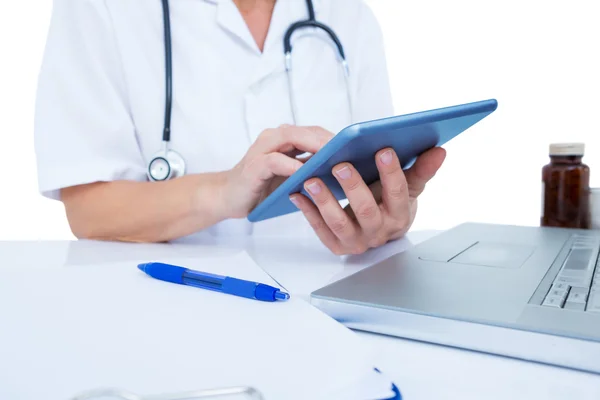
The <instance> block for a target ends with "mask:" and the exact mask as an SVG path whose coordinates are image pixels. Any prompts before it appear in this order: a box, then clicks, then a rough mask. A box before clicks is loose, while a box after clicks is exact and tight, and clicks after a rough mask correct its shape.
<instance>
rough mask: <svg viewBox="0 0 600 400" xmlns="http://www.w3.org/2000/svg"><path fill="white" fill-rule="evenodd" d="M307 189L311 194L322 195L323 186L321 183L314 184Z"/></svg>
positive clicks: (307, 186) (310, 184)
mask: <svg viewBox="0 0 600 400" xmlns="http://www.w3.org/2000/svg"><path fill="white" fill-rule="evenodd" d="M306 188H307V189H308V191H309V192H310V194H319V193H321V185H320V184H319V182H312V183H309V184H308V185H306Z"/></svg>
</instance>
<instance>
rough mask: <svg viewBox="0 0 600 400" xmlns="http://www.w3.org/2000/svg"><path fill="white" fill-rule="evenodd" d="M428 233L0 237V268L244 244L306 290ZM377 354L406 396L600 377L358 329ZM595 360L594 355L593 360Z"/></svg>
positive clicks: (587, 383)
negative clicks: (392, 236)
mask: <svg viewBox="0 0 600 400" xmlns="http://www.w3.org/2000/svg"><path fill="white" fill-rule="evenodd" d="M434 234H435V232H415V233H411V234H410V235H409V236H408V240H403V241H398V242H395V243H392V244H389V245H387V246H385V247H384V248H382V249H378V250H376V251H372V252H369V253H366V254H364V255H361V256H352V257H348V258H339V257H336V256H333V255H332V254H330V253H329V252H328V251H327V250H326V249H325V248H323V247H322V246H321V245H320V244H319V243H318V242H317V241H316V240H315V239H314V238H312V237H307V238H294V239H293V240H286V239H282V238H260V239H257V238H254V239H251V240H248V241H244V242H230V243H223V242H216V241H212V242H210V243H208V242H203V241H199V242H189V241H182V242H178V243H171V244H124V243H104V242H91V241H74V242H69V241H45V242H1V241H0V254H2V255H3V265H0V268H14V267H30V266H32V265H35V266H37V267H38V268H46V267H48V268H52V267H61V266H65V265H87V264H94V263H98V262H111V261H127V260H132V261H138V260H142V259H153V258H158V257H163V258H167V257H178V258H179V257H197V256H198V255H199V254H219V253H224V254H226V253H230V252H232V251H239V250H241V249H244V250H247V251H248V252H249V254H250V255H251V256H252V257H253V258H254V259H255V261H256V262H257V263H258V264H259V265H260V266H261V267H262V268H264V269H265V270H266V271H267V273H269V274H270V275H271V276H272V277H273V278H274V279H275V280H276V281H278V282H279V283H280V284H282V286H284V287H285V288H286V289H288V290H290V291H291V292H292V293H294V294H295V295H300V296H303V297H306V298H308V295H309V293H310V292H311V291H312V290H315V289H317V288H319V287H322V286H324V285H326V284H328V283H331V282H334V281H336V280H338V279H341V278H343V277H345V276H348V275H350V274H352V273H354V272H357V271H359V270H360V269H362V268H365V267H367V266H369V265H372V264H373V263H375V262H377V261H378V260H380V259H383V258H386V257H388V256H389V255H391V254H394V253H396V252H399V251H402V250H404V249H405V248H407V247H409V246H410V245H411V244H414V243H417V242H419V241H421V240H424V239H426V238H428V237H431V236H433V235H434ZM357 334H358V335H360V336H361V337H362V338H363V339H364V343H365V346H370V347H372V349H373V350H374V351H375V353H376V354H377V360H378V365H377V366H378V368H379V369H380V370H382V371H383V372H384V373H385V374H386V375H387V376H388V377H390V378H391V379H392V380H393V381H395V382H396V383H398V385H399V386H400V388H401V390H402V392H403V395H404V398H406V399H415V400H420V399H427V400H430V399H483V398H485V399H503V400H505V399H522V398H523V399H530V400H532V399H544V400H549V399H557V400H558V399H561V400H562V399H565V398H569V399H576V400H592V399H593V400H597V399H600V376H598V375H592V374H586V373H581V372H576V371H571V370H567V369H562V368H557V367H551V366H545V365H539V364H534V363H530V362H523V361H517V360H512V359H508V358H504V357H498V356H493V355H487V354H481V353H476V352H470V351H464V350H459V349H453V348H447V347H442V346H437V345H432V344H428V343H420V342H415V341H411V340H404V339H398V338H393V337H387V336H383V335H376V334H370V333H363V332H357ZM598 362H600V360H598Z"/></svg>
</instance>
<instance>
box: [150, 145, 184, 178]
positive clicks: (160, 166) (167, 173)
mask: <svg viewBox="0 0 600 400" xmlns="http://www.w3.org/2000/svg"><path fill="white" fill-rule="evenodd" d="M183 175H185V160H184V159H183V157H182V156H181V154H179V153H177V152H176V151H174V150H162V151H159V152H158V153H156V154H155V155H154V156H153V157H152V159H151V161H150V163H149V164H148V178H149V179H150V180H151V181H155V182H156V181H166V180H169V179H175V178H178V177H181V176H183Z"/></svg>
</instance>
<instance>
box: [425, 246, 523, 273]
mask: <svg viewBox="0 0 600 400" xmlns="http://www.w3.org/2000/svg"><path fill="white" fill-rule="evenodd" d="M533 251H534V247H532V246H523V245H517V244H510V243H495V242H475V243H472V244H471V245H470V246H466V247H463V248H462V249H461V250H460V251H457V252H456V253H455V255H454V256H453V257H451V258H449V259H448V258H446V257H443V256H442V257H440V259H436V258H437V257H435V253H433V254H428V257H421V258H422V259H427V260H430V261H446V262H451V263H457V264H469V265H481V266H486V267H497V268H519V267H521V265H523V263H524V262H525V261H526V260H527V259H528V258H529V257H530V256H531V254H533ZM432 256H433V257H432Z"/></svg>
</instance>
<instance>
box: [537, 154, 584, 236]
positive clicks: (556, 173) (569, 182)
mask: <svg viewBox="0 0 600 400" xmlns="http://www.w3.org/2000/svg"><path fill="white" fill-rule="evenodd" d="M584 150H585V149H584V144H583V143H555V144H551V145H550V163H549V164H547V165H545V166H544V167H543V168H542V196H543V197H542V217H541V226H552V227H562V228H579V229H590V225H591V218H590V205H589V181H590V169H589V167H588V166H587V165H585V164H583V162H582V158H583V154H584Z"/></svg>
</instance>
